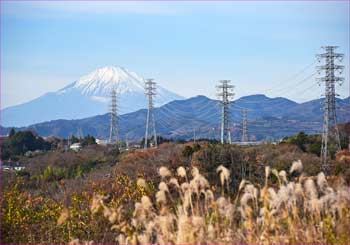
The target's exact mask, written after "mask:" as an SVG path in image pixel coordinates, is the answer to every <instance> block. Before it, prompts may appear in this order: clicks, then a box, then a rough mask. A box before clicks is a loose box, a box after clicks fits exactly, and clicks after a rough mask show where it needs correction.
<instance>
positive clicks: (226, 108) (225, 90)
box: [217, 80, 234, 144]
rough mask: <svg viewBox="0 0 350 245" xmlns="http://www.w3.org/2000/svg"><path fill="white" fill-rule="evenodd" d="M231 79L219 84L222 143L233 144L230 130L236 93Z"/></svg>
mask: <svg viewBox="0 0 350 245" xmlns="http://www.w3.org/2000/svg"><path fill="white" fill-rule="evenodd" d="M230 82H231V81H230V80H221V81H219V83H220V85H218V86H217V88H218V90H219V93H218V94H217V95H218V96H219V97H220V102H221V144H224V143H229V144H231V132H230V126H229V124H230V104H231V102H232V99H233V96H234V93H233V89H234V86H233V85H231V84H230Z"/></svg>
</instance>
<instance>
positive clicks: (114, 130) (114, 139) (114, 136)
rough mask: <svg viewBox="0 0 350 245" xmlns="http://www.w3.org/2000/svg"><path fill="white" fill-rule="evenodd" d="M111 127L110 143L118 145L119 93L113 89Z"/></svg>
mask: <svg viewBox="0 0 350 245" xmlns="http://www.w3.org/2000/svg"><path fill="white" fill-rule="evenodd" d="M109 113H110V126H109V143H116V144H118V141H119V134H118V115H117V92H116V91H115V90H114V89H113V90H112V92H111V105H110V112H109Z"/></svg>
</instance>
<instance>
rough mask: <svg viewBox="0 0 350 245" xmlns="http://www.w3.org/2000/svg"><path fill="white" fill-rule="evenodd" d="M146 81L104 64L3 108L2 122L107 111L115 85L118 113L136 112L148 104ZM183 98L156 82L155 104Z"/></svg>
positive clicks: (24, 122) (10, 123)
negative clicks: (67, 82)
mask: <svg viewBox="0 0 350 245" xmlns="http://www.w3.org/2000/svg"><path fill="white" fill-rule="evenodd" d="M144 81H145V80H144V79H143V78H142V77H141V76H139V75H137V74H136V73H134V72H132V71H129V70H127V69H125V68H122V67H112V66H108V67H103V68H100V69H97V70H95V71H93V72H91V73H90V74H88V75H86V76H83V77H81V78H79V79H78V80H76V81H75V82H73V83H71V84H69V85H68V86H66V87H64V88H62V89H60V90H58V91H56V92H49V93H46V94H44V95H42V96H40V97H39V98H36V99H34V100H31V101H29V102H26V103H23V104H20V105H16V106H12V107H8V108H5V109H3V110H2V111H1V114H2V122H1V125H2V126H11V127H12V126H15V127H19V126H28V125H30V124H34V123H39V122H44V121H50V120H56V119H80V118H85V117H90V116H95V115H101V114H105V113H106V112H107V111H108V108H109V102H110V94H111V91H112V90H113V89H114V90H116V91H117V101H118V113H119V114H124V113H129V112H133V111H136V110H139V109H142V108H145V107H146V105H147V100H146V97H145V91H144ZM181 99H184V97H182V96H179V95H177V94H175V93H173V92H171V91H169V90H167V89H165V88H163V87H161V86H159V85H157V95H156V97H155V106H161V105H164V104H166V103H168V102H170V101H173V100H181Z"/></svg>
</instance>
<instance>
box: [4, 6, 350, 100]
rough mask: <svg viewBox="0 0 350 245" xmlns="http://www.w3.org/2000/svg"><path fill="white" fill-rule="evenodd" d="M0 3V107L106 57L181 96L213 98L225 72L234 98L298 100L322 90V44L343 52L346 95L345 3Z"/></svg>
mask: <svg viewBox="0 0 350 245" xmlns="http://www.w3.org/2000/svg"><path fill="white" fill-rule="evenodd" d="M1 4H2V5H1V83H2V84H1V103H2V107H7V106H11V105H15V104H19V103H23V102H25V101H28V100H30V99H34V98H36V97H38V96H40V95H42V94H44V93H46V92H49V91H55V90H57V89H60V88H62V87H63V86H65V85H67V84H69V83H71V82H73V81H74V80H76V79H78V78H79V77H80V76H82V75H85V74H87V73H89V72H92V71H93V70H95V69H97V68H99V67H103V66H106V65H114V66H123V67H126V68H128V69H130V70H132V71H134V72H136V73H138V74H140V75H141V76H144V77H146V78H147V77H152V78H155V79H156V81H158V82H159V83H160V84H161V85H162V86H163V87H165V88H168V89H170V90H172V91H174V92H177V93H178V94H181V95H183V96H186V97H191V96H195V95H198V94H204V95H207V96H209V97H212V98H215V92H216V91H215V85H216V83H217V81H218V80H221V79H230V80H232V83H233V84H234V85H235V86H236V88H235V92H236V98H238V97H241V96H244V95H250V94H256V93H265V94H266V95H268V96H271V97H275V96H283V97H287V98H290V99H293V100H296V101H299V102H301V101H306V100H309V99H316V98H319V97H320V96H321V93H322V87H319V86H318V85H317V84H316V80H315V78H316V77H317V75H316V74H314V73H315V66H316V65H317V64H316V63H315V61H316V59H315V54H317V53H320V52H322V50H321V48H320V47H321V46H324V45H338V46H340V48H339V50H338V51H339V52H342V53H344V54H345V59H344V62H343V64H344V65H345V67H346V69H345V72H344V73H343V74H342V75H343V76H344V77H345V78H346V80H345V83H344V84H343V86H341V87H337V91H338V93H339V94H340V95H341V97H347V96H349V72H348V70H349V29H350V27H349V2H344V1H343V2H316V1H310V2H273V1H271V2H260V3H258V2H227V1H223V2H160V1H155V2H103V3H101V2H81V1H79V2H67V1H65V2H51V3H50V2H43V1H38V2H6V1H5V2H3V1H2V2H1ZM300 71H303V72H302V73H301V72H300ZM313 74H314V75H313ZM312 75H313V76H312ZM307 78H308V79H307Z"/></svg>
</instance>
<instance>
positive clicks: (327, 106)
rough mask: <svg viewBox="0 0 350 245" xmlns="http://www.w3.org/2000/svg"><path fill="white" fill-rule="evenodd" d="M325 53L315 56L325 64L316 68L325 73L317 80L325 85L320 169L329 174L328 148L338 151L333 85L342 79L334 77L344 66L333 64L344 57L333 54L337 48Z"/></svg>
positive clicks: (327, 48) (327, 47) (330, 47)
mask: <svg viewBox="0 0 350 245" xmlns="http://www.w3.org/2000/svg"><path fill="white" fill-rule="evenodd" d="M322 48H323V49H324V50H325V53H323V54H319V55H317V58H318V60H319V62H320V61H321V60H322V59H323V60H325V64H324V65H321V66H318V67H317V68H318V70H319V73H320V72H321V71H324V72H325V76H324V77H322V78H318V80H319V81H320V82H324V85H325V94H324V95H325V100H324V115H323V130H322V147H321V168H322V171H324V172H325V173H329V164H328V157H329V150H330V146H332V148H334V149H333V150H334V151H338V150H340V140H339V131H338V127H337V116H336V103H335V97H336V93H335V85H336V83H338V84H341V82H342V81H344V78H342V77H338V76H336V72H339V73H340V74H341V73H342V70H343V68H344V66H341V65H337V64H335V61H336V60H337V61H340V62H341V61H342V59H343V57H344V55H343V54H339V53H335V52H334V50H335V49H336V48H337V46H325V47H322Z"/></svg>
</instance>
